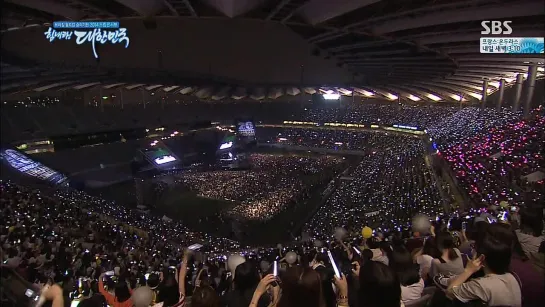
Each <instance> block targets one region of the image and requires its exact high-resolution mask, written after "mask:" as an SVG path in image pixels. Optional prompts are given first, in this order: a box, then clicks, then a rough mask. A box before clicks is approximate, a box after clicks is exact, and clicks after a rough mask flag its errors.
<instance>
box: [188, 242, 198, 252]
mask: <svg viewBox="0 0 545 307" xmlns="http://www.w3.org/2000/svg"><path fill="white" fill-rule="evenodd" d="M201 247H202V244H198V243H195V244H191V245H190V246H189V247H188V248H187V249H190V250H192V251H196V250H199V249H200V248H201Z"/></svg>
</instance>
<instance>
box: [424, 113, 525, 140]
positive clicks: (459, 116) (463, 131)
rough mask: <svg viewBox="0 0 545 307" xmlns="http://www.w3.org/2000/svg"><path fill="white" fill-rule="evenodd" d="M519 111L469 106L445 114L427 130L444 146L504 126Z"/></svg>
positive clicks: (514, 118) (513, 118)
mask: <svg viewBox="0 0 545 307" xmlns="http://www.w3.org/2000/svg"><path fill="white" fill-rule="evenodd" d="M519 116H520V114H519V113H514V112H511V111H509V110H506V109H504V110H501V111H497V110H495V109H488V108H486V109H482V108H478V107H467V108H463V109H461V110H459V111H458V112H455V113H451V114H445V115H444V116H442V117H441V118H440V120H439V121H437V122H436V123H433V124H431V125H429V126H427V127H426V128H427V132H428V134H429V136H430V137H431V138H432V140H433V141H434V142H436V144H437V145H438V146H439V147H440V148H442V147H445V146H449V145H451V144H455V143H459V142H463V141H464V140H465V139H467V138H470V137H472V136H474V135H475V134H478V133H483V132H486V131H488V129H490V128H494V127H499V126H504V125H506V124H508V123H510V122H514V121H516V120H517V119H518V118H519Z"/></svg>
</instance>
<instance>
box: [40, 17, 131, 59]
mask: <svg viewBox="0 0 545 307" xmlns="http://www.w3.org/2000/svg"><path fill="white" fill-rule="evenodd" d="M76 29H77V30H76ZM106 29H107V30H106ZM44 35H45V38H46V39H47V40H48V41H49V42H51V43H52V42H53V41H54V40H56V39H57V40H71V39H72V38H75V39H76V44H78V45H83V44H85V43H91V46H92V47H93V54H94V56H95V58H97V59H98V54H97V50H96V44H97V43H100V44H103V45H104V44H105V43H107V42H110V43H112V44H125V48H127V47H129V42H130V40H129V37H128V36H127V29H126V28H120V27H119V22H118V21H99V22H86V21H77V22H70V21H56V22H54V23H53V27H49V29H48V30H47V31H46V32H44Z"/></svg>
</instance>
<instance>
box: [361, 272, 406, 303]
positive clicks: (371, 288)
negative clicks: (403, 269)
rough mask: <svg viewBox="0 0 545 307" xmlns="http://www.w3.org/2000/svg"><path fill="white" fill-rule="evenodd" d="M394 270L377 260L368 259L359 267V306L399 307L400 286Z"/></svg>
mask: <svg viewBox="0 0 545 307" xmlns="http://www.w3.org/2000/svg"><path fill="white" fill-rule="evenodd" d="M399 285H400V283H399V279H398V278H397V275H396V274H395V273H394V271H393V270H392V269H391V268H390V267H388V266H387V265H385V264H383V263H381V262H378V261H368V262H366V263H364V264H363V266H362V267H361V268H360V289H359V293H358V294H359V295H358V296H359V298H358V301H359V303H360V307H399V306H400V302H401V287H400V286H399Z"/></svg>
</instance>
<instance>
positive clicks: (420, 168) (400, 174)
mask: <svg viewBox="0 0 545 307" xmlns="http://www.w3.org/2000/svg"><path fill="white" fill-rule="evenodd" d="M381 140H382V142H381V144H380V146H381V148H377V151H375V152H371V153H369V154H367V156H365V157H364V158H363V159H362V161H361V162H360V164H359V165H357V167H355V168H354V169H353V170H351V171H350V172H349V173H348V174H344V177H342V178H341V179H340V183H339V186H338V187H337V189H336V190H335V191H334V192H333V194H332V195H331V197H330V198H329V199H328V201H327V202H326V204H325V205H324V206H322V207H321V208H320V209H319V211H318V212H317V214H316V215H314V216H313V218H312V220H311V221H310V222H309V223H308V225H307V229H308V231H309V232H310V233H311V234H312V235H314V236H318V237H322V236H324V234H326V235H327V234H329V233H330V232H331V231H332V229H334V228H335V227H338V226H339V225H343V226H344V227H346V228H347V229H349V230H350V231H359V229H361V228H362V227H363V226H364V225H374V226H377V227H378V226H380V227H385V228H386V229H388V230H392V229H398V230H400V229H402V228H403V229H405V228H406V227H407V226H408V225H409V224H410V219H411V217H412V216H413V215H414V214H416V213H417V212H421V213H426V214H428V215H430V216H437V215H438V214H439V213H440V212H442V211H443V203H442V199H441V196H440V193H439V191H438V188H437V186H436V183H435V180H434V179H433V177H432V176H433V175H432V173H431V169H430V167H429V166H428V165H427V164H426V161H425V155H424V154H425V147H424V143H423V142H422V140H421V139H419V138H411V137H407V136H400V135H388V136H382V138H381Z"/></svg>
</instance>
